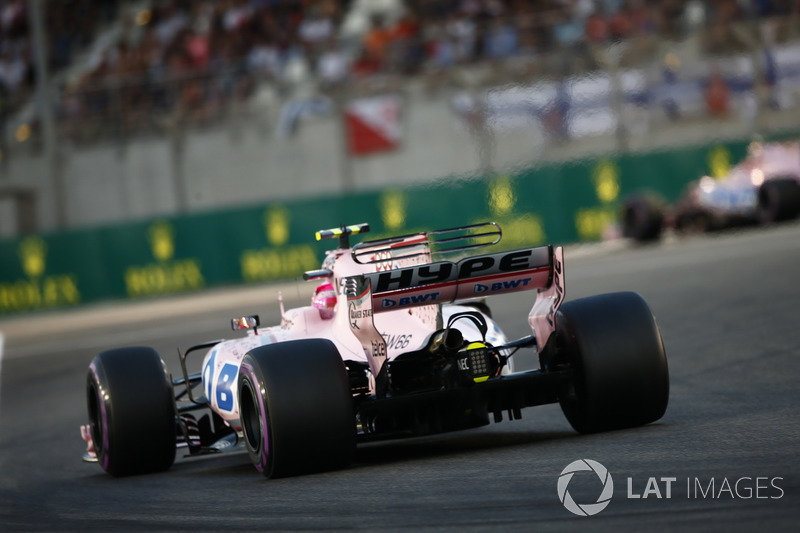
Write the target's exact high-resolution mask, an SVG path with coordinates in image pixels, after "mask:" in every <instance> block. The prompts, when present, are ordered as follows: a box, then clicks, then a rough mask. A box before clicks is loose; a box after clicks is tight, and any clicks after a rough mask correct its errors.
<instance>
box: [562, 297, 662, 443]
mask: <svg viewBox="0 0 800 533" xmlns="http://www.w3.org/2000/svg"><path fill="white" fill-rule="evenodd" d="M556 333H557V335H558V339H559V341H560V343H561V350H562V360H564V362H566V363H567V365H568V366H569V367H570V368H571V370H572V372H573V376H572V379H571V380H570V381H569V382H568V383H567V384H566V385H565V386H564V387H563V389H562V390H561V391H560V394H559V402H560V403H561V408H562V410H563V411H564V415H565V416H566V417H567V420H569V423H570V424H571V425H572V427H573V428H575V430H576V431H578V432H580V433H592V432H597V431H607V430H613V429H622V428H629V427H635V426H640V425H643V424H648V423H650V422H654V421H656V420H658V419H659V418H661V417H662V416H663V415H664V412H665V411H666V409H667V402H668V400H669V372H668V369H667V358H666V354H665V351H664V344H663V342H662V339H661V332H660V331H659V329H658V325H657V324H656V321H655V318H654V317H653V314H652V313H651V312H650V308H649V307H648V305H647V303H646V302H645V301H644V299H643V298H642V297H641V296H640V295H638V294H636V293H633V292H619V293H611V294H601V295H597V296H591V297H588V298H582V299H579V300H573V301H570V302H565V303H564V304H562V305H561V308H560V309H559V312H558V314H557V315H556Z"/></svg>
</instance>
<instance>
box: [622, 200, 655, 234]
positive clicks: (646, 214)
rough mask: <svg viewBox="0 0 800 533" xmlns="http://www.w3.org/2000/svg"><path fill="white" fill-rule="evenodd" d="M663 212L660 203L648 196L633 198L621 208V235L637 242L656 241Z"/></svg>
mask: <svg viewBox="0 0 800 533" xmlns="http://www.w3.org/2000/svg"><path fill="white" fill-rule="evenodd" d="M663 225H664V210H663V208H662V206H661V203H660V202H659V201H658V200H657V199H655V198H651V197H649V196H633V197H631V198H629V199H627V200H626V201H625V202H624V204H623V208H622V234H623V236H624V237H627V238H629V239H633V240H635V241H637V242H648V241H656V240H658V239H660V238H661V232H662V229H663Z"/></svg>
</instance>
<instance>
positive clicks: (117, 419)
mask: <svg viewBox="0 0 800 533" xmlns="http://www.w3.org/2000/svg"><path fill="white" fill-rule="evenodd" d="M173 394H174V393H173V389H172V382H171V380H170V376H169V372H168V371H167V367H166V365H165V364H164V361H163V360H162V359H161V357H160V356H159V355H158V352H156V351H155V350H154V349H152V348H146V347H138V348H120V349H117V350H109V351H106V352H102V353H100V354H98V355H97V356H96V357H95V358H94V360H93V361H92V363H91V364H90V365H89V373H88V375H87V379H86V399H87V405H88V409H89V422H90V427H91V433H92V440H93V442H94V448H95V452H96V453H97V460H98V463H100V466H102V467H103V469H104V470H105V471H106V472H108V473H109V474H111V475H112V476H130V475H136V474H148V473H152V472H161V471H164V470H167V469H168V468H169V467H170V466H172V463H173V462H174V461H175V435H176V422H175V398H174V396H173Z"/></svg>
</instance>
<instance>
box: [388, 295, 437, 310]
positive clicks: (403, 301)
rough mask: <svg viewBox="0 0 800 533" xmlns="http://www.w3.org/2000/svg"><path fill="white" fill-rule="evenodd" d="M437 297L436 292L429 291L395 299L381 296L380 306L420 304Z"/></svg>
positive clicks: (429, 301) (431, 301)
mask: <svg viewBox="0 0 800 533" xmlns="http://www.w3.org/2000/svg"><path fill="white" fill-rule="evenodd" d="M438 299H439V293H438V292H430V293H428V294H419V295H415V296H404V297H403V298H398V299H396V300H392V299H391V298H383V299H382V300H381V307H383V308H384V309H386V308H389V307H395V306H398V305H399V306H400V307H405V306H407V305H422V304H426V303H433V302H435V301H436V300H438Z"/></svg>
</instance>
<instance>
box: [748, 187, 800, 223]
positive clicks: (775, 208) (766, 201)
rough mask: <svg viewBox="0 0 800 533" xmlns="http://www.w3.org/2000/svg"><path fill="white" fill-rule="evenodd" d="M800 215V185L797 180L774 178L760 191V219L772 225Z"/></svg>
mask: <svg viewBox="0 0 800 533" xmlns="http://www.w3.org/2000/svg"><path fill="white" fill-rule="evenodd" d="M799 214H800V183H798V181H797V180H796V179H795V178H772V179H770V180H767V181H765V182H764V184H763V185H761V187H760V188H759V190H758V218H759V220H760V221H761V222H762V223H765V224H770V223H773V222H781V221H784V220H791V219H794V218H797V216H798V215H799Z"/></svg>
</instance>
